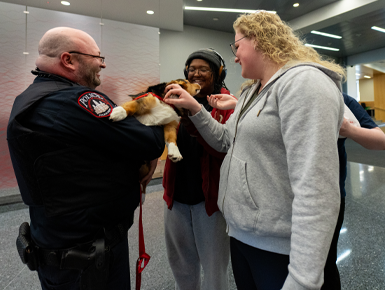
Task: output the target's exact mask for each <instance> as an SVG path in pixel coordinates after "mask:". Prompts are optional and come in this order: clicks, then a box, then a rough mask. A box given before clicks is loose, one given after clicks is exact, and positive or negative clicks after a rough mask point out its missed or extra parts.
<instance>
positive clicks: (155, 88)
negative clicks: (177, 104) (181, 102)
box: [147, 83, 167, 96]
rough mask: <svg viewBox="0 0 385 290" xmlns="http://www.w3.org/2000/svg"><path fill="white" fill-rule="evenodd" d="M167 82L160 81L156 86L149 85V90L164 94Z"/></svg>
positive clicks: (156, 93)
mask: <svg viewBox="0 0 385 290" xmlns="http://www.w3.org/2000/svg"><path fill="white" fill-rule="evenodd" d="M166 86H167V83H160V84H157V85H155V86H151V87H148V89H147V92H151V93H154V94H155V95H158V96H162V95H163V93H164V89H165V88H166Z"/></svg>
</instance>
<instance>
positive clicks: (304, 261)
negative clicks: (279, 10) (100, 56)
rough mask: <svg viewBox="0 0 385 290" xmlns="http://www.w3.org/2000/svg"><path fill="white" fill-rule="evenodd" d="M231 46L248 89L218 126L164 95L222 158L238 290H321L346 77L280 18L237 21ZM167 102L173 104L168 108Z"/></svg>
mask: <svg viewBox="0 0 385 290" xmlns="http://www.w3.org/2000/svg"><path fill="white" fill-rule="evenodd" d="M234 30H235V32H236V34H235V42H234V43H232V44H231V47H232V50H233V53H234V55H235V62H236V63H239V64H240V65H241V66H242V76H243V77H244V78H247V79H250V80H252V82H251V84H249V85H247V86H246V87H245V88H244V90H243V92H242V94H241V96H240V98H239V100H238V103H237V105H236V107H235V111H234V113H233V115H232V116H231V117H230V119H229V120H228V121H227V123H226V124H224V125H222V124H216V123H215V122H212V120H210V114H209V113H208V112H206V111H205V109H204V108H202V107H201V105H199V104H198V103H197V102H196V101H195V100H194V99H193V98H192V97H191V96H190V95H189V94H187V93H186V92H185V91H183V90H181V89H180V88H178V87H177V86H173V85H172V86H169V87H168V88H167V89H168V90H169V91H168V93H167V95H166V101H167V102H168V103H170V104H175V105H178V106H183V107H185V108H187V109H189V110H190V113H191V117H190V119H191V120H192V122H193V123H194V124H195V126H196V128H197V129H198V131H199V132H200V134H201V135H202V137H203V138H204V139H205V140H206V141H207V142H208V143H209V144H210V146H212V147H213V148H215V149H216V150H218V151H221V152H227V155H226V157H225V159H224V161H223V164H222V167H221V172H220V173H221V177H220V187H219V197H218V206H219V209H220V210H221V212H222V213H223V216H224V217H225V219H226V222H227V227H228V234H229V235H230V244H231V261H232V266H233V271H234V278H235V282H236V284H237V287H238V289H241V290H242V289H247V290H251V289H258V290H279V289H284V290H288V289H293V290H294V289H295V290H305V289H312V290H313V289H320V288H321V286H322V284H323V269H324V266H325V261H326V257H327V254H328V251H329V247H330V243H331V240H332V236H333V232H334V229H335V226H336V221H337V216H338V212H339V203H340V194H339V164H338V153H337V146H336V144H337V139H338V131H339V128H340V126H341V123H342V120H343V112H344V103H343V99H342V95H341V81H342V77H343V76H344V74H345V73H344V70H343V69H342V68H341V67H340V66H338V65H337V64H334V63H332V62H329V61H326V60H322V59H321V57H320V56H319V55H318V53H317V52H316V51H315V50H314V49H312V48H310V47H306V46H305V45H304V44H303V43H302V42H301V41H300V40H299V39H298V38H297V37H296V36H295V35H294V33H293V31H292V29H291V28H290V27H289V26H288V25H286V24H285V23H284V22H283V21H282V20H281V19H280V18H279V16H278V15H275V14H272V13H268V12H266V11H258V12H256V13H253V14H245V15H242V16H240V17H239V18H238V19H237V20H236V21H235V23H234ZM170 94H177V95H179V99H174V100H172V99H168V96H169V95H170Z"/></svg>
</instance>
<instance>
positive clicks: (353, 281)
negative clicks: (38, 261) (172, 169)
mask: <svg viewBox="0 0 385 290" xmlns="http://www.w3.org/2000/svg"><path fill="white" fill-rule="evenodd" d="M348 171H349V172H348V173H349V174H348V179H347V182H346V189H347V198H346V212H345V222H344V225H343V231H342V233H341V236H340V242H339V248H338V250H339V259H340V261H339V262H338V266H339V269H340V273H341V280H342V289H344V290H376V289H378V290H383V289H385V272H384V269H385V182H384V177H385V168H382V167H376V166H371V165H363V164H359V163H353V162H350V163H349V165H348ZM148 190H149V192H152V193H150V194H148V196H147V198H146V202H145V205H144V228H145V241H146V250H147V252H148V253H149V254H150V255H151V256H152V257H151V261H150V263H149V265H148V266H147V268H146V270H145V271H144V272H143V282H142V289H143V290H158V289H173V285H174V283H173V278H172V273H171V270H170V268H169V266H168V263H167V257H166V252H165V245H164V239H163V206H164V202H163V199H162V194H163V192H162V186H161V185H159V184H158V185H152V186H150V187H149V188H148ZM25 220H28V211H27V209H26V208H25V207H24V206H23V205H22V204H14V205H9V206H1V207H0V265H1V266H0V289H4V290H15V289H17V290H21V289H23V290H24V289H40V288H39V282H38V279H37V275H36V272H30V271H29V270H28V268H26V267H25V266H24V265H23V264H22V263H21V262H20V260H19V257H18V255H17V251H16V249H15V238H16V236H17V231H18V226H19V225H20V224H21V222H23V221H25ZM136 221H137V218H136ZM129 243H130V257H131V279H132V280H133V278H134V275H135V273H134V263H135V259H136V257H137V256H138V254H137V252H138V246H137V244H138V242H137V223H135V224H134V225H133V227H132V228H131V229H130V231H129ZM229 277H230V285H231V288H230V289H231V290H233V289H236V287H235V284H234V280H233V277H232V275H231V270H229ZM132 284H133V282H132Z"/></svg>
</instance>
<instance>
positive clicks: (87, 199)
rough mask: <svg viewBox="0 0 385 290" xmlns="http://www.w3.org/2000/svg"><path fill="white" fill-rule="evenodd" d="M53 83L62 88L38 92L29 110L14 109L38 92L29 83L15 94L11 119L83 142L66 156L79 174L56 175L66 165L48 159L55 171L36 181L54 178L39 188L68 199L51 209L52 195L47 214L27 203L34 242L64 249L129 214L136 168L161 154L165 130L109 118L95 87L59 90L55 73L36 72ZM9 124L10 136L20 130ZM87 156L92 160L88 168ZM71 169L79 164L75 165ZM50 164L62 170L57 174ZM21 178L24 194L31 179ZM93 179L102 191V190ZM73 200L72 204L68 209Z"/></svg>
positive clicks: (39, 82) (71, 143)
mask: <svg viewBox="0 0 385 290" xmlns="http://www.w3.org/2000/svg"><path fill="white" fill-rule="evenodd" d="M51 82H56V83H57V84H58V87H59V86H60V87H61V89H60V90H58V91H54V92H52V93H50V94H48V95H46V96H45V97H43V98H41V99H40V100H39V101H37V102H36V103H34V104H33V105H32V106H31V109H30V110H28V111H26V113H23V114H19V115H18V112H17V111H20V107H22V106H23V105H22V104H23V102H24V103H25V102H28V98H30V97H33V95H31V94H30V93H29V92H30V91H31V92H34V93H36V91H33V90H32V89H30V88H29V89H27V91H26V92H27V94H24V95H23V94H21V95H20V96H22V98H25V100H24V101H23V100H22V99H20V96H19V97H17V98H16V100H15V105H14V109H13V110H15V111H13V112H12V113H11V119H10V125H11V122H12V120H13V118H15V117H16V119H17V121H18V122H19V123H20V124H21V125H22V126H24V127H26V128H29V129H32V130H33V131H35V132H39V133H43V134H45V135H47V136H49V137H52V138H54V139H55V140H57V141H59V142H61V143H63V144H66V146H68V147H70V148H71V147H73V148H80V150H77V151H76V154H75V155H68V156H74V159H76V160H70V159H67V161H68V162H69V163H73V164H75V165H76V164H78V165H79V167H81V168H82V171H80V172H79V174H77V173H74V174H69V175H68V176H66V175H65V174H64V175H63V174H62V175H60V172H61V170H62V168H64V167H65V166H66V165H67V164H65V162H62V163H61V164H57V165H55V164H50V165H51V167H52V168H51V169H50V170H51V171H50V172H49V173H50V174H51V175H52V178H50V176H48V177H47V176H44V177H46V179H45V180H46V182H44V183H43V182H42V183H41V184H42V185H43V187H44V186H45V185H46V184H47V183H48V184H49V183H52V180H55V182H56V181H57V184H56V185H55V184H49V187H48V189H47V188H46V189H45V193H44V194H45V197H48V198H49V197H50V192H52V196H53V195H55V192H56V191H58V192H61V193H60V195H61V196H59V197H57V196H56V197H55V199H54V202H56V206H57V207H58V208H59V209H60V207H61V203H60V201H62V204H63V203H64V204H66V208H65V211H64V212H61V211H60V210H61V209H60V210H58V211H55V210H56V208H55V203H52V202H51V205H52V204H53V208H54V210H53V211H51V212H49V211H48V214H47V207H45V206H42V205H37V206H36V205H34V204H30V216H31V233H32V236H33V238H34V239H35V242H37V244H38V245H39V246H40V247H44V248H67V247H71V246H74V244H79V243H83V242H88V241H90V240H92V239H94V238H95V236H96V235H97V234H98V233H99V232H100V231H101V230H102V229H103V228H108V227H112V226H114V225H116V224H117V223H120V222H122V221H124V220H127V218H130V217H131V218H132V215H133V212H134V210H135V208H136V207H137V205H138V202H139V180H138V173H137V170H138V168H139V166H140V164H141V163H142V161H143V160H153V159H155V158H158V157H159V156H160V155H161V154H162V152H163V150H164V137H163V128H162V127H147V126H145V125H143V124H141V123H139V122H138V121H137V120H136V119H135V118H134V117H127V118H126V119H124V120H122V121H120V122H112V121H110V120H109V114H110V113H111V111H112V108H113V107H114V106H115V104H114V103H113V102H112V101H111V100H110V99H109V98H108V97H107V96H105V95H104V94H102V93H100V92H98V91H96V90H92V89H90V88H87V87H84V86H79V85H74V86H68V87H66V88H64V89H63V88H62V86H61V84H62V81H61V80H60V78H59V79H57V78H55V77H54V78H52V77H51V78H47V77H41V76H38V77H37V78H36V79H35V81H34V85H35V88H36V86H37V88H38V89H39V90H43V89H44V87H45V84H48V83H51ZM67 82H68V81H67ZM51 84H52V83H51ZM40 88H41V89H40ZM18 98H19V99H18ZM20 104H21V105H20ZM10 125H9V127H8V132H7V135H8V139H9V140H10V139H15V138H17V135H18V134H19V135H20V132H19V131H18V130H17V129H15V128H14V127H13V126H10ZM41 145H42V146H43V145H44V144H41ZM34 146H36V144H34ZM16 149H17V148H16ZM10 151H11V146H10ZM11 153H12V152H11ZM11 156H12V154H11ZM61 157H62V156H60V153H57V152H55V154H53V155H52V158H58V160H63V158H62V159H60V158H61ZM39 159H41V158H39ZM39 159H38V160H37V161H39ZM45 159H46V160H47V162H50V160H51V159H50V156H49V155H47V154H46V155H45ZM52 160H54V159H52ZM52 160H51V161H52ZM64 160H66V159H64ZM13 162H14V160H13ZM35 163H36V162H35ZM51 163H52V162H51ZM87 163H90V164H92V165H91V166H88V167H87ZM14 167H15V172H16V168H20V170H21V171H23V170H24V169H25V168H26V167H25V164H24V162H18V164H15V162H14ZM69 168H73V169H74V171H76V170H77V168H76V166H73V165H72V167H69ZM43 169H44V168H43ZM55 170H57V172H59V173H58V174H56V173H55ZM16 175H17V174H16ZM17 176H18V175H17ZM20 176H22V175H20ZM116 176H119V178H116ZM67 182H68V183H71V186H70V187H69V188H72V189H73V191H72V190H68V191H63V190H62V188H64V187H66V186H67ZM18 183H19V187H20V190H21V194H22V196H23V195H25V196H27V195H28V186H21V185H22V184H23V183H28V181H26V180H21V179H20V178H18ZM98 184H100V185H103V188H107V190H103V191H102V192H100V191H99V190H98V189H99V187H98V186H97V185H98ZM27 185H28V184H27ZM109 187H110V188H111V189H110V190H108V188H109ZM56 195H58V194H56ZM67 195H68V196H67ZM23 198H24V196H23ZM27 200H28V198H27ZM43 200H44V195H43ZM100 201H102V202H100ZM62 207H64V206H62ZM71 207H72V208H74V210H68V209H71Z"/></svg>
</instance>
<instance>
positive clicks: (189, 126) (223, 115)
mask: <svg viewBox="0 0 385 290" xmlns="http://www.w3.org/2000/svg"><path fill="white" fill-rule="evenodd" d="M221 93H226V94H230V92H229V91H227V90H223V91H222V92H221ZM233 112H234V110H217V109H215V108H214V109H213V110H212V112H211V117H212V118H213V119H214V120H216V121H217V122H219V123H220V124H225V123H226V121H227V120H228V119H229V117H230V115H231V114H232V113H233ZM216 115H218V116H216ZM219 116H221V117H219ZM219 118H220V120H218V119H219ZM183 119H184V118H183V117H182V119H181V122H183ZM188 121H189V122H183V125H184V126H185V128H186V130H187V132H189V134H190V135H191V136H195V137H196V138H197V140H198V142H199V143H200V144H201V145H202V146H203V148H204V150H206V151H207V152H208V153H209V154H210V155H212V156H214V157H216V158H220V159H223V158H225V156H226V153H223V152H218V151H217V150H215V149H213V148H212V147H211V146H210V145H209V144H208V143H207V142H206V141H205V139H204V138H203V137H202V136H201V134H200V133H199V132H198V130H197V128H196V127H195V126H194V123H192V122H191V121H190V119H189V120H188Z"/></svg>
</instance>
